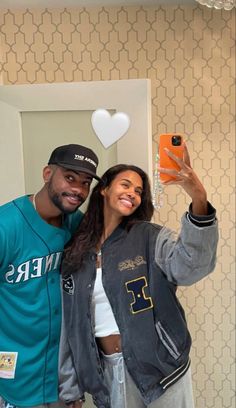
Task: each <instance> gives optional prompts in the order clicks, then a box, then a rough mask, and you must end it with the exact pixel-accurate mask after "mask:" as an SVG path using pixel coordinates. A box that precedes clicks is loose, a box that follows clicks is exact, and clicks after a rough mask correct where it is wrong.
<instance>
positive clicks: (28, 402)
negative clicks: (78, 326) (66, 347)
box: [0, 196, 82, 407]
mask: <svg viewBox="0 0 236 408" xmlns="http://www.w3.org/2000/svg"><path fill="white" fill-rule="evenodd" d="M81 219H82V213H81V212H80V211H76V212H75V213H73V214H71V215H68V216H66V217H65V220H64V223H63V226H62V228H57V227H54V226H52V225H49V224H47V223H46V222H45V221H44V220H43V219H42V218H41V217H40V216H39V214H38V213H37V212H36V211H35V209H34V207H33V205H32V203H31V202H30V200H29V198H28V196H24V197H20V198H18V199H16V200H14V201H11V202H9V203H7V204H5V205H3V206H1V207H0V299H1V308H0V396H1V397H2V398H3V399H4V400H6V401H7V402H9V403H11V404H14V405H16V406H18V407H21V406H25V407H27V406H33V405H39V404H45V403H50V402H54V401H57V400H58V375H57V372H58V349H59V340H60V328H61V291H60V263H61V257H62V251H63V248H64V245H65V244H66V243H67V242H68V241H69V239H70V237H71V233H72V232H73V231H74V229H75V228H76V227H77V225H78V224H79V222H80V221H81Z"/></svg>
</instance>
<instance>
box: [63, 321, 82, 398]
mask: <svg viewBox="0 0 236 408" xmlns="http://www.w3.org/2000/svg"><path fill="white" fill-rule="evenodd" d="M59 397H60V399H61V400H62V401H64V402H66V403H69V402H71V401H77V400H79V399H80V398H82V397H83V392H82V391H81V390H80V388H79V384H78V380H77V374H76V371H75V368H74V364H73V360H72V354H71V350H70V346H69V343H68V340H67V336H66V330H65V323H64V317H63V318H62V328H61V338H60V349H59Z"/></svg>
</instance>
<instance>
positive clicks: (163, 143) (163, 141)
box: [159, 133, 183, 181]
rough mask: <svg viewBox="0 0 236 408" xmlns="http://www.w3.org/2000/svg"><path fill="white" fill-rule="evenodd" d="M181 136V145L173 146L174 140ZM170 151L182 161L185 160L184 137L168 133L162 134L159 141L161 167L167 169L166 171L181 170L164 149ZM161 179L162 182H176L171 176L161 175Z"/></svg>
mask: <svg viewBox="0 0 236 408" xmlns="http://www.w3.org/2000/svg"><path fill="white" fill-rule="evenodd" d="M176 136H180V137H181V144H180V145H179V146H178V145H173V143H172V140H173V139H172V138H173V137H176ZM165 147H166V148H167V149H169V150H170V151H171V152H172V153H173V154H174V155H175V156H177V157H179V158H180V159H182V158H183V137H182V136H181V135H180V134H178V133H167V134H162V135H160V139H159V158H160V161H159V164H160V167H163V168H166V169H171V170H172V169H174V170H177V171H178V170H180V168H179V166H178V164H177V163H176V162H175V161H174V160H172V159H171V158H170V157H169V156H168V155H167V154H166V152H165V150H164V148H165ZM160 179H161V181H170V180H174V179H175V177H174V176H170V175H169V174H164V173H160Z"/></svg>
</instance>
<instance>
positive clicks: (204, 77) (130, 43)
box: [0, 5, 235, 408]
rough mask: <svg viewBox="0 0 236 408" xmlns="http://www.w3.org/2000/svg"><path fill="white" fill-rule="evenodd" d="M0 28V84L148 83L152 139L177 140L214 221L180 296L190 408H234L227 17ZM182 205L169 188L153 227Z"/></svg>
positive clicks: (62, 20) (57, 19)
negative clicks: (207, 246) (188, 353)
mask: <svg viewBox="0 0 236 408" xmlns="http://www.w3.org/2000/svg"><path fill="white" fill-rule="evenodd" d="M0 25H1V37H0V56H2V61H0V66H2V74H1V79H0V83H3V84H5V85H6V84H22V83H44V82H64V81H68V82H69V81H91V80H110V79H131V78H150V79H151V81H152V122H153V140H154V141H158V134H160V133H161V132H165V131H178V132H182V133H184V134H185V135H186V140H187V142H188V146H189V149H190V152H191V156H192V164H193V166H194V168H195V169H197V170H198V173H199V175H200V177H201V179H202V180H203V181H204V184H205V186H206V188H207V190H208V193H209V199H210V200H211V201H212V203H213V205H214V206H215V207H216V208H217V211H218V219H219V222H220V246H219V251H218V264H217V267H216V270H215V272H214V273H213V274H212V275H211V276H210V277H209V278H207V279H204V280H203V281H202V282H200V283H198V284H197V285H194V286H193V287H191V288H185V289H180V290H179V294H180V298H181V302H182V304H183V305H184V307H185V310H186V314H187V317H188V321H189V326H190V329H191V332H192V337H193V348H192V371H193V377H194V391H195V398H196V408H203V407H204V408H212V407H214V408H231V407H233V406H234V391H233V387H234V384H235V379H234V373H235V370H234V315H235V310H234V305H235V302H234V285H235V282H234V273H235V264H234V255H235V252H234V251H235V250H234V248H235V240H234V238H235V234H234V221H235V196H234V187H235V161H234V152H235V122H234V113H235V98H234V80H235V66H234V63H235V42H234V41H235V13H234V12H233V11H231V12H223V11H216V10H210V9H208V8H206V7H202V6H197V5H196V6H195V7H187V6H185V7H184V6H183V7H180V6H179V7H168V8H167V7H158V8H153V7H149V8H145V7H139V8H135V7H130V8H126V7H122V8H110V9H109V8H101V9H97V8H93V9H89V8H82V9H58V10H52V9H49V10H47V9H45V10H23V11H18V12H13V11H10V10H2V11H1V13H0ZM188 201H189V200H188V198H187V197H186V196H185V195H184V194H182V192H181V191H180V190H179V189H174V188H172V187H169V189H168V191H167V193H165V194H163V202H164V205H163V207H162V208H161V210H160V212H159V213H158V214H157V215H156V220H157V221H160V222H161V223H163V222H164V223H166V224H168V225H170V226H173V227H178V221H179V218H180V215H181V214H182V212H183V211H184V210H185V208H186V204H187V203H188Z"/></svg>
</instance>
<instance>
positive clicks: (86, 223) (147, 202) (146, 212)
mask: <svg viewBox="0 0 236 408" xmlns="http://www.w3.org/2000/svg"><path fill="white" fill-rule="evenodd" d="M128 170H131V171H134V172H135V173H138V174H139V176H140V177H141V179H142V181H143V190H142V195H141V203H140V206H139V207H138V208H137V209H136V211H135V212H134V213H133V214H131V215H129V216H127V217H125V228H126V229H128V230H129V229H130V228H131V226H132V225H133V224H134V223H136V222H140V221H150V220H151V218H152V215H153V211H154V208H153V204H152V196H151V189H150V183H149V180H148V176H147V174H146V173H145V172H144V171H143V170H142V169H140V168H139V167H136V166H133V165H128V164H118V165H116V166H113V167H111V168H110V169H108V170H107V171H106V172H105V173H104V174H103V176H102V178H101V180H100V181H99V182H98V184H97V185H96V186H95V187H94V188H93V190H92V193H91V196H90V200H89V204H88V208H87V210H86V212H85V215H84V217H83V220H82V222H81V223H80V225H79V228H78V230H77V231H76V234H75V236H74V237H73V240H72V241H71V243H70V245H69V246H68V247H67V248H66V250H65V259H66V261H67V262H68V263H74V262H76V264H77V265H80V264H81V262H82V260H83V257H84V255H85V253H86V252H87V251H89V250H90V249H92V248H94V249H96V247H97V245H98V244H99V241H100V239H101V236H102V233H103V228H104V218H103V200H104V197H103V195H102V194H101V190H103V189H104V188H106V187H108V186H110V184H111V183H112V181H113V180H114V179H115V178H116V176H117V175H118V174H119V173H123V172H125V171H128Z"/></svg>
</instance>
